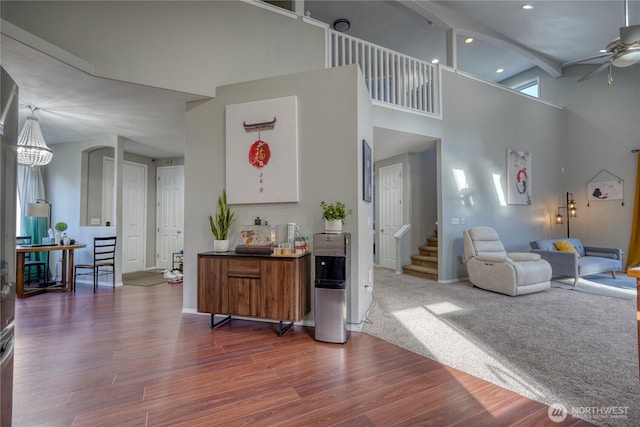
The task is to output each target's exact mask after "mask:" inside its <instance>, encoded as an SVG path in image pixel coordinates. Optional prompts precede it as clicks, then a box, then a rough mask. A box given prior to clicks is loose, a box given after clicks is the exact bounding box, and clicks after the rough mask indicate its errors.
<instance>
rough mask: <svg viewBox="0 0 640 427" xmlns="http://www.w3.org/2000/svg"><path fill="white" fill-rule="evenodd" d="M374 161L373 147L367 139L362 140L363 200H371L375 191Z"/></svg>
mask: <svg viewBox="0 0 640 427" xmlns="http://www.w3.org/2000/svg"><path fill="white" fill-rule="evenodd" d="M372 163H373V161H372V160H371V147H370V146H369V144H368V143H367V141H366V140H364V139H363V140H362V200H364V201H365V202H370V201H371V197H372V193H373V176H372V169H373V164H372Z"/></svg>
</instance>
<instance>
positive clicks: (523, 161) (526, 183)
mask: <svg viewBox="0 0 640 427" xmlns="http://www.w3.org/2000/svg"><path fill="white" fill-rule="evenodd" d="M507 204H509V205H530V204H531V153H529V152H528V151H522V150H514V149H513V148H507Z"/></svg>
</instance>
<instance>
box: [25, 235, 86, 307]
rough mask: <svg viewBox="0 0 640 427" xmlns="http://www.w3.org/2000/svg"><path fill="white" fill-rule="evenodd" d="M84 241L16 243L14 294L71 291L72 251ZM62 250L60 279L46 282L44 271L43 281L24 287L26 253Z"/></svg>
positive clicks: (80, 246)
mask: <svg viewBox="0 0 640 427" xmlns="http://www.w3.org/2000/svg"><path fill="white" fill-rule="evenodd" d="M86 246H87V245H86V244H84V243H73V244H68V245H65V244H33V245H16V296H17V297H18V298H27V297H31V296H34V295H38V294H42V293H44V292H49V291H62V292H71V291H72V290H73V289H72V285H73V253H74V251H75V250H76V249H80V248H84V247H86ZM54 251H62V268H61V272H60V274H61V279H60V281H59V282H58V281H56V282H54V283H51V284H49V283H48V282H47V278H46V275H47V274H46V273H45V283H44V284H43V285H39V286H38V287H37V288H25V283H24V265H25V255H26V254H27V253H37V252H54Z"/></svg>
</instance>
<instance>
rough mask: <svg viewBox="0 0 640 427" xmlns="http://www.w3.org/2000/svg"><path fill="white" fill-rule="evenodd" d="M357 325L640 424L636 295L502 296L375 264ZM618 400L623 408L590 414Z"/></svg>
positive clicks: (491, 377) (505, 381) (607, 421)
mask: <svg viewBox="0 0 640 427" xmlns="http://www.w3.org/2000/svg"><path fill="white" fill-rule="evenodd" d="M374 292H375V294H374V297H375V301H374V304H373V306H372V308H371V311H370V312H369V315H368V318H369V320H370V321H371V323H367V324H365V326H364V328H363V331H364V332H366V333H369V334H371V335H374V336H376V337H379V338H382V339H384V340H386V341H389V342H392V343H395V344H397V345H399V346H401V347H403V348H406V349H409V350H411V351H414V352H416V353H419V354H422V355H424V356H426V357H429V358H431V359H434V360H437V361H439V362H441V363H444V364H446V365H449V366H452V367H455V368H458V369H461V370H463V371H465V372H468V373H470V374H472V375H475V376H477V377H480V378H483V379H485V380H487V381H490V382H493V383H495V384H498V385H501V386H503V387H505V388H508V389H510V390H513V391H515V392H517V393H520V394H522V395H524V396H527V397H529V398H532V399H535V400H538V401H540V402H543V403H545V404H548V405H551V404H554V403H562V404H564V405H565V406H566V407H567V408H568V409H569V411H571V412H573V413H574V414H575V415H577V416H580V417H582V418H585V419H587V420H588V421H590V422H593V423H595V424H599V425H613V426H637V425H640V403H639V402H640V388H639V378H638V348H637V342H638V336H637V328H636V303H635V299H633V300H631V299H629V300H628V299H623V298H612V297H607V296H603V295H593V294H590V293H586V292H576V291H573V290H571V291H567V290H565V289H563V288H561V287H552V288H551V289H549V290H547V291H544V292H539V293H534V294H530V295H523V296H519V297H509V296H506V295H501V294H496V293H493V292H488V291H484V290H481V289H478V288H474V287H471V286H470V285H469V284H468V283H451V284H439V283H437V282H433V281H429V280H424V279H419V278H416V277H413V276H408V275H398V274H395V272H393V271H391V270H386V269H380V268H376V270H375V284H374ZM613 407H615V408H625V409H624V411H625V412H626V413H625V414H623V415H624V416H625V417H626V418H623V417H620V418H614V417H613V416H612V415H606V416H602V417H589V416H588V415H585V411H590V410H591V409H589V408H598V409H600V408H602V410H607V408H613Z"/></svg>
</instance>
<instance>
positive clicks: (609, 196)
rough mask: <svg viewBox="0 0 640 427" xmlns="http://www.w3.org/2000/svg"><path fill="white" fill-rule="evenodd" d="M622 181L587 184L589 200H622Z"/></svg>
mask: <svg viewBox="0 0 640 427" xmlns="http://www.w3.org/2000/svg"><path fill="white" fill-rule="evenodd" d="M622 196H623V191H622V181H600V182H590V183H588V184H587V200H620V199H622V198H623V197H622Z"/></svg>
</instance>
